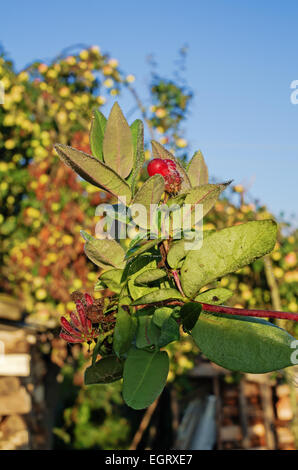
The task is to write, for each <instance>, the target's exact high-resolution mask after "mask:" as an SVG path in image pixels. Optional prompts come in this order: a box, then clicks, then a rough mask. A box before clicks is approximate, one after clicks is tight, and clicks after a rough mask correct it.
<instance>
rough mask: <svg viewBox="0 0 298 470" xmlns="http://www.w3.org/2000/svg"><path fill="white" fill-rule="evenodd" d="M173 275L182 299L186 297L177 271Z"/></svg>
mask: <svg viewBox="0 0 298 470" xmlns="http://www.w3.org/2000/svg"><path fill="white" fill-rule="evenodd" d="M172 274H173V278H174V280H175V283H176V286H177V287H178V290H179V292H180V294H181V295H182V297H185V294H184V292H183V289H182V286H181V282H180V279H179V275H178V273H177V271H176V270H173V271H172Z"/></svg>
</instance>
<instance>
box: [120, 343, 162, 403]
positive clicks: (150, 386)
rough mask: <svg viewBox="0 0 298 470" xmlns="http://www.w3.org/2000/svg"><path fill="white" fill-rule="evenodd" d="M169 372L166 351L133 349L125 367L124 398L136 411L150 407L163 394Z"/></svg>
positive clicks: (129, 353)
mask: <svg viewBox="0 0 298 470" xmlns="http://www.w3.org/2000/svg"><path fill="white" fill-rule="evenodd" d="M168 372H169V358H168V355H167V353H166V352H165V351H155V352H148V351H144V350H142V349H136V348H132V349H130V351H129V352H128V357H127V359H126V361H125V365H124V373H123V398H124V401H125V402H126V403H127V405H128V406H130V407H131V408H134V409H135V410H140V409H143V408H146V407H148V406H149V405H151V403H153V402H154V400H155V399H156V398H157V397H158V396H159V395H160V394H161V392H162V390H163V388H164V386H165V384H166V380H167V376H168Z"/></svg>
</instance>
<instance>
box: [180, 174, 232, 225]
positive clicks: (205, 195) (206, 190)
mask: <svg viewBox="0 0 298 470" xmlns="http://www.w3.org/2000/svg"><path fill="white" fill-rule="evenodd" d="M229 184H230V182H227V183H222V184H204V185H202V186H197V187H196V188H193V189H192V190H191V191H189V193H188V194H187V195H186V198H185V200H184V204H191V206H192V207H191V211H190V213H191V216H192V225H194V224H196V223H198V221H199V219H198V216H196V217H195V207H196V205H198V204H202V205H203V216H205V215H206V214H207V213H208V212H209V211H210V210H211V209H212V207H213V206H214V204H215V203H216V201H217V200H218V198H219V196H220V194H221V193H222V192H223V191H224V189H226V187H227V186H228V185H229Z"/></svg>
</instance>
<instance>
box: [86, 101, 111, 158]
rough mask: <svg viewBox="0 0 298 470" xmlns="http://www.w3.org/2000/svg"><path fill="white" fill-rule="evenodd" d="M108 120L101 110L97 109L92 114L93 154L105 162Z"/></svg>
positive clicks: (91, 145) (91, 142) (91, 140)
mask: <svg viewBox="0 0 298 470" xmlns="http://www.w3.org/2000/svg"><path fill="white" fill-rule="evenodd" d="M106 123H107V120H106V118H105V116H104V115H103V114H102V112H101V111H99V110H97V109H95V110H94V111H93V115H92V121H91V128H90V147H91V151H92V154H93V155H94V156H95V157H97V158H99V160H100V161H101V162H103V151H102V144H103V137H104V132H105V128H106Z"/></svg>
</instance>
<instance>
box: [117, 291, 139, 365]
mask: <svg viewBox="0 0 298 470" xmlns="http://www.w3.org/2000/svg"><path fill="white" fill-rule="evenodd" d="M127 301H129V303H130V299H129V298H127ZM124 302H125V298H123V299H122V305H124ZM122 305H119V307H118V313H117V318H116V326H115V330H114V337H113V349H114V351H115V353H116V355H117V356H118V357H119V356H121V355H122V354H124V353H126V352H127V351H128V350H129V348H130V347H131V343H132V341H133V338H134V336H135V332H136V319H135V318H132V316H131V315H130V314H129V312H128V311H127V310H126V309H124V308H123V307H122Z"/></svg>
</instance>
